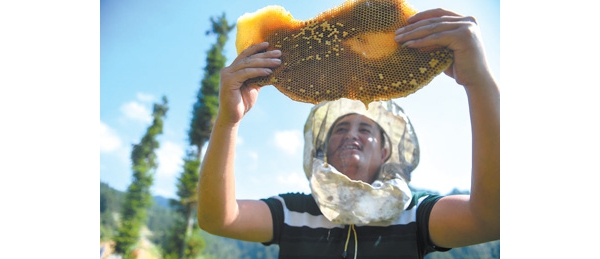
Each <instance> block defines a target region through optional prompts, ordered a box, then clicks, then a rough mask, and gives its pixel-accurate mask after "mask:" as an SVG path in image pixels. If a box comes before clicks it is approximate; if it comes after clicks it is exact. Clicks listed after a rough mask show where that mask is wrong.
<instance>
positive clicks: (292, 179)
mask: <svg viewBox="0 0 600 259" xmlns="http://www.w3.org/2000/svg"><path fill="white" fill-rule="evenodd" d="M276 181H277V185H278V187H279V188H280V190H279V192H288V191H290V190H294V191H303V192H309V190H310V188H308V180H307V179H306V175H305V174H304V173H303V172H301V171H293V172H285V173H280V174H278V175H277V178H276Z"/></svg>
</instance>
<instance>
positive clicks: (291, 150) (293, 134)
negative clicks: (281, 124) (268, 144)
mask: <svg viewBox="0 0 600 259" xmlns="http://www.w3.org/2000/svg"><path fill="white" fill-rule="evenodd" d="M274 140H275V146H276V147H278V148H279V149H281V150H282V151H283V152H285V153H287V154H290V155H294V154H297V153H298V152H300V150H301V148H302V144H303V141H304V140H303V138H302V132H301V131H299V130H284V131H277V132H275V139H274Z"/></svg>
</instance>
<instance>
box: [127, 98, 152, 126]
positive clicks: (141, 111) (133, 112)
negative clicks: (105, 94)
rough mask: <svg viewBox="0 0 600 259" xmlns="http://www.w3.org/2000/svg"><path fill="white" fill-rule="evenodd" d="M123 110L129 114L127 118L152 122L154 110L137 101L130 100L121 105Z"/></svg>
mask: <svg viewBox="0 0 600 259" xmlns="http://www.w3.org/2000/svg"><path fill="white" fill-rule="evenodd" d="M121 112H123V114H125V116H127V118H130V119H133V120H137V121H141V122H145V123H150V122H152V112H151V111H150V110H149V109H148V108H146V106H144V105H142V104H140V103H137V102H128V103H126V104H123V105H122V106H121Z"/></svg>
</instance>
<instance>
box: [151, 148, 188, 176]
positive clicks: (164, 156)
mask: <svg viewBox="0 0 600 259" xmlns="http://www.w3.org/2000/svg"><path fill="white" fill-rule="evenodd" d="M184 154H185V152H184V149H183V148H182V147H181V146H180V145H179V144H177V143H174V142H171V141H161V143H160V148H159V149H158V150H156V156H157V157H158V168H157V170H156V173H157V174H158V175H162V176H175V175H177V174H178V173H180V172H181V170H182V165H183V156H184Z"/></svg>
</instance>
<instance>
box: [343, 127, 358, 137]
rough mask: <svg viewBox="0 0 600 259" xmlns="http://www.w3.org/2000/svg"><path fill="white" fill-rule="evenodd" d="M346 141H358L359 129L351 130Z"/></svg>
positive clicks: (347, 133)
mask: <svg viewBox="0 0 600 259" xmlns="http://www.w3.org/2000/svg"><path fill="white" fill-rule="evenodd" d="M346 139H358V129H354V128H352V129H350V130H348V132H346Z"/></svg>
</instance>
